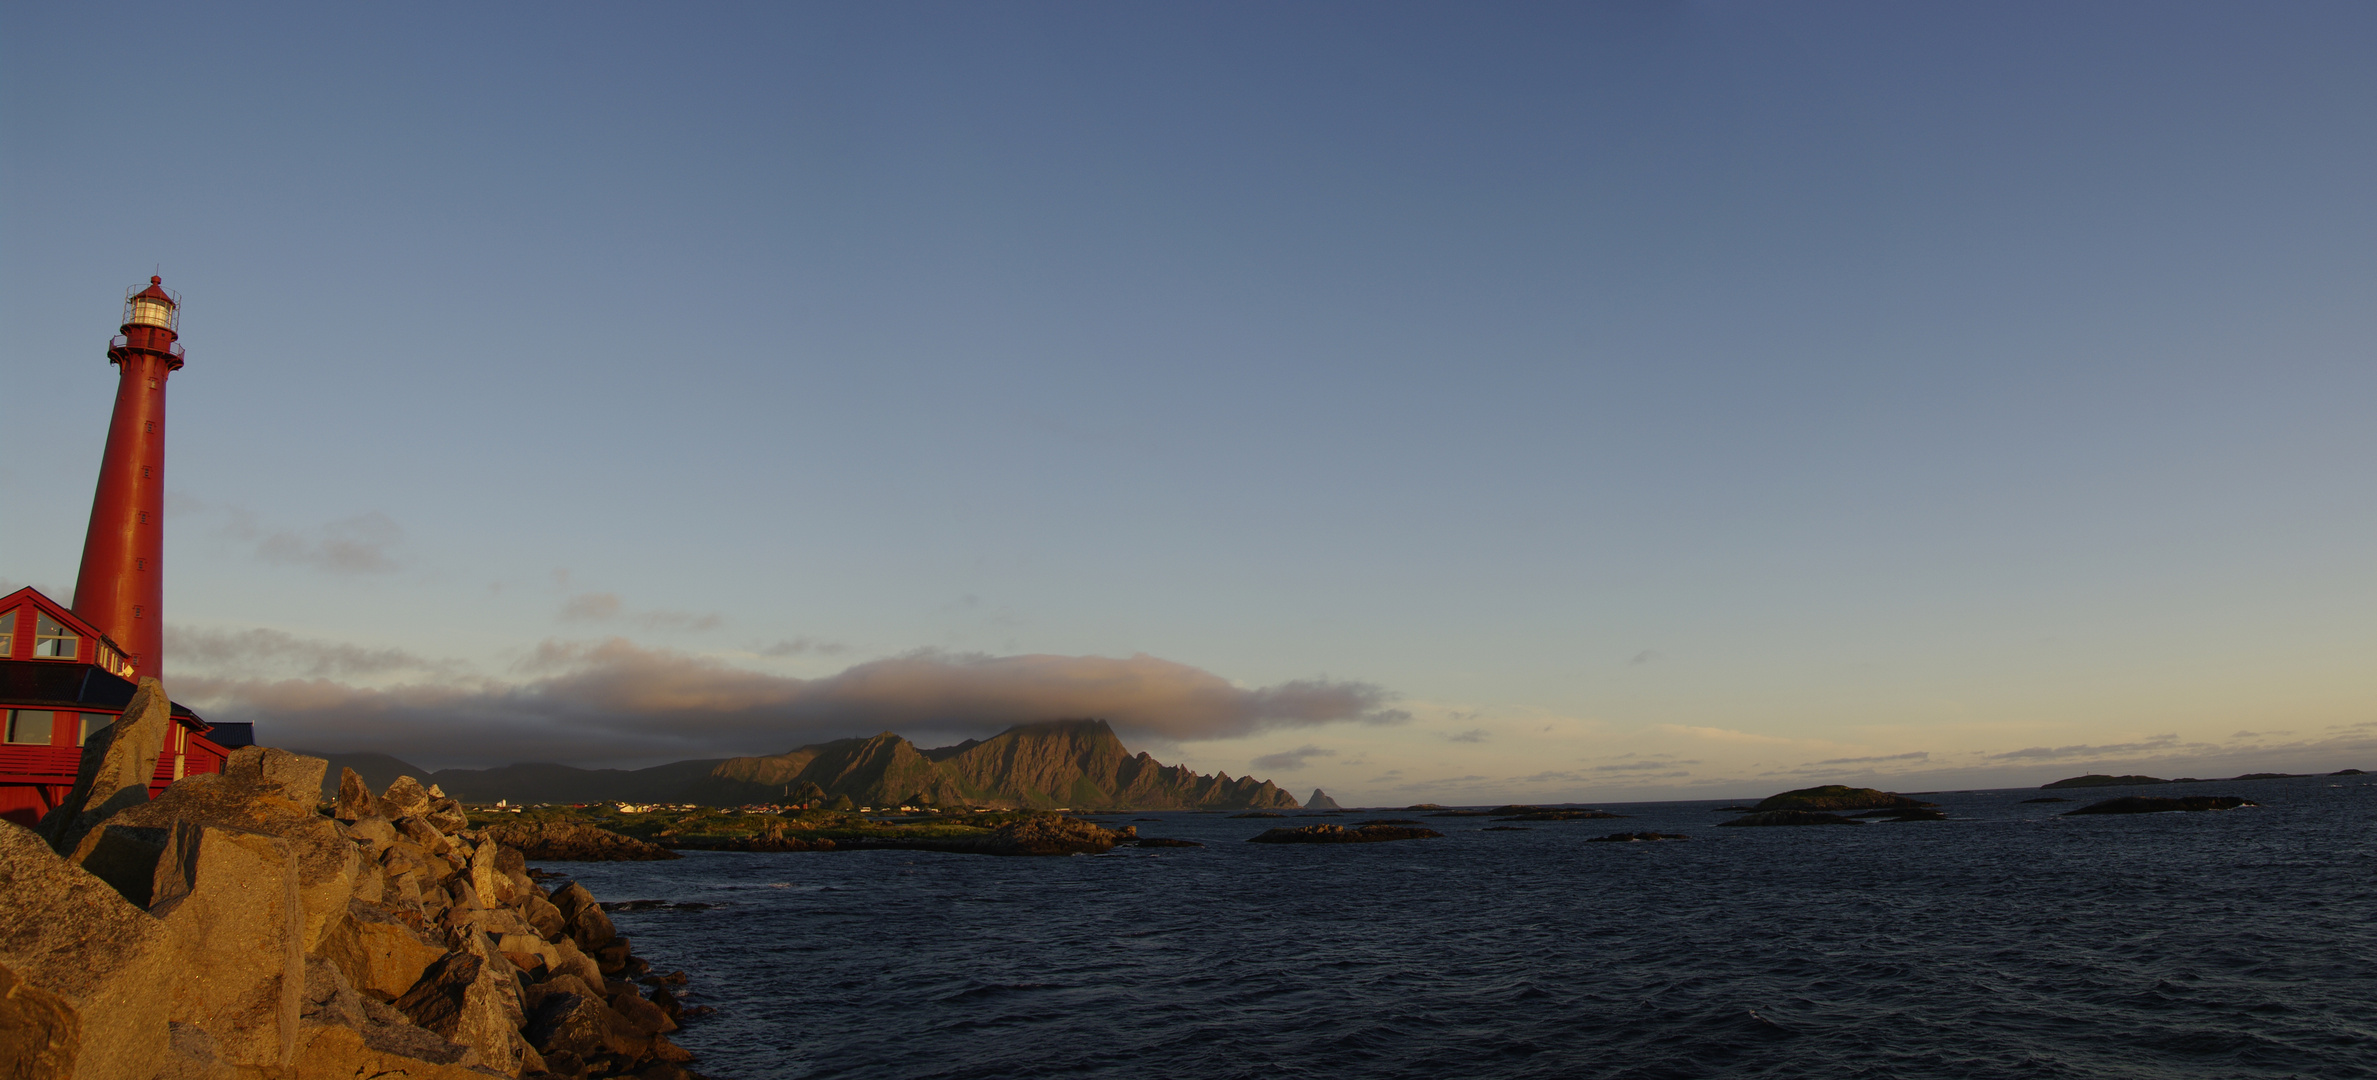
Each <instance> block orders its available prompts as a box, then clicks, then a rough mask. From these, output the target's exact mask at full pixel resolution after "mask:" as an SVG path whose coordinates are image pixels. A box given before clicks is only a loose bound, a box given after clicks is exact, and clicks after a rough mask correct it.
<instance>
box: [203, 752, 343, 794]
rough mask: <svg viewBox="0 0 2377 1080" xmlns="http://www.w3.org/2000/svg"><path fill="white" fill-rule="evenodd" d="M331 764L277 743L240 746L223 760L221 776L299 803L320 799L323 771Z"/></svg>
mask: <svg viewBox="0 0 2377 1080" xmlns="http://www.w3.org/2000/svg"><path fill="white" fill-rule="evenodd" d="M329 768H330V763H329V762H328V761H325V760H323V759H321V758H318V757H307V756H305V755H304V754H292V753H290V752H289V751H287V750H283V749H281V748H279V747H276V746H242V747H240V748H239V749H237V750H233V751H232V752H231V756H229V757H227V758H224V759H223V775H224V776H226V777H229V778H231V779H232V780H233V781H234V782H236V783H240V784H245V785H248V786H251V787H255V788H257V789H260V790H264V791H270V792H272V793H273V794H276V795H279V796H280V797H282V798H284V799H287V800H289V801H290V802H293V803H296V804H298V805H300V806H308V807H310V806H313V805H314V804H315V803H318V802H320V801H321V799H322V774H323V773H324V772H325V771H327V770H328V769H329Z"/></svg>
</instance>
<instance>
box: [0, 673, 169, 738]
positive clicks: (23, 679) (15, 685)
mask: <svg viewBox="0 0 2377 1080" xmlns="http://www.w3.org/2000/svg"><path fill="white" fill-rule="evenodd" d="M136 689H138V687H137V686H135V685H134V684H133V683H132V681H131V680H129V679H123V678H119V677H117V676H115V675H113V674H110V673H109V672H108V670H107V669H106V668H103V667H100V666H99V665H97V664H75V663H69V662H67V661H64V660H0V705H6V706H16V707H21V708H33V709H67V710H72V709H94V710H97V709H105V710H108V711H110V712H119V713H120V712H123V711H124V706H125V705H127V704H130V703H131V701H132V692H133V691H134V690H136ZM173 715H175V716H177V717H181V718H184V719H187V720H190V721H193V722H195V723H196V724H197V725H198V726H199V727H200V728H204V727H205V726H206V721H205V720H203V719H200V718H199V716H198V714H197V713H194V712H191V711H190V710H189V708H188V707H187V706H184V705H182V704H181V703H180V702H174V703H173Z"/></svg>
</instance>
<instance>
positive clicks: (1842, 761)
mask: <svg viewBox="0 0 2377 1080" xmlns="http://www.w3.org/2000/svg"><path fill="white" fill-rule="evenodd" d="M1929 760H1931V751H1929V750H1909V751H1907V752H1906V753H1903V754H1883V755H1881V756H1879V757H1836V758H1826V759H1824V760H1823V761H1811V762H1808V764H1810V765H1879V764H1882V763H1884V762H1890V761H1929Z"/></svg>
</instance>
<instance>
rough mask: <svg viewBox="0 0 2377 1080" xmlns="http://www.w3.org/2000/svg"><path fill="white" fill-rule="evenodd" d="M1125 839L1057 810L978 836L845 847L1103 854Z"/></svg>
mask: <svg viewBox="0 0 2377 1080" xmlns="http://www.w3.org/2000/svg"><path fill="white" fill-rule="evenodd" d="M1125 839H1127V838H1126V837H1123V836H1121V835H1119V834H1117V833H1115V832H1114V831H1113V830H1110V829H1101V828H1099V827H1098V826H1096V825H1092V824H1090V823H1089V822H1086V821H1083V820H1081V819H1080V818H1072V817H1064V816H1061V815H1056V814H1049V815H1044V816H1035V817H1028V818H1021V819H1018V820H1015V821H1010V822H1008V823H1007V824H1005V825H1001V826H999V827H998V828H996V829H992V830H991V831H990V835H988V836H980V837H972V836H969V837H962V838H957V837H932V838H927V837H916V838H910V837H866V838H863V839H853V840H844V841H842V842H841V846H842V847H844V848H858V849H866V848H876V849H891V850H895V851H946V852H951V853H954V854H961V855H1103V854H1105V853H1106V852H1109V851H1112V850H1114V845H1115V844H1117V843H1119V842H1121V841H1123V840H1125Z"/></svg>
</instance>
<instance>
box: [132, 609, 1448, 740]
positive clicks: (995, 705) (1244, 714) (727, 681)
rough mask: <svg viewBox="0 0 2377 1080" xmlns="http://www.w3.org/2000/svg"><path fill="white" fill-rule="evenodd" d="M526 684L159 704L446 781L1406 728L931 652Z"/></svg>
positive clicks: (328, 690)
mask: <svg viewBox="0 0 2377 1080" xmlns="http://www.w3.org/2000/svg"><path fill="white" fill-rule="evenodd" d="M531 667H532V669H533V670H535V671H538V672H541V674H538V675H537V676H536V677H534V678H532V679H530V680H529V681H527V682H523V683H502V682H497V681H493V680H486V679H469V678H466V679H460V680H456V679H441V680H438V681H434V682H414V683H408V684H404V685H398V686H393V687H387V688H364V687H357V686H352V685H348V684H345V683H341V682H338V681H334V680H331V679H327V678H292V679H270V678H226V677H220V676H218V677H178V678H174V679H172V680H170V681H169V683H168V687H169V689H171V690H172V691H173V692H174V695H175V696H176V697H177V698H179V699H182V700H185V701H190V702H193V703H196V704H198V705H200V707H201V708H202V711H204V712H205V714H206V715H207V716H208V717H209V718H210V719H215V720H252V721H255V722H256V723H257V724H258V725H259V732H258V734H259V737H260V738H265V739H268V740H269V741H271V742H272V743H274V744H275V745H280V746H304V747H312V748H317V749H324V750H366V749H368V750H383V751H387V752H389V753H395V754H399V755H400V756H401V755H408V754H409V755H415V756H417V757H418V758H419V759H420V760H423V761H424V762H436V763H441V764H465V763H479V764H500V763H506V762H512V761H560V762H619V761H635V760H657V759H665V758H669V757H715V756H721V755H733V754H749V753H775V752H781V751H783V750H788V749H791V748H793V747H794V746H798V745H800V744H803V743H808V742H816V741H820V740H824V739H831V738H842V737H846V736H851V735H864V734H873V733H875V732H878V731H897V732H900V733H902V734H906V735H911V736H919V735H926V736H929V735H932V734H948V735H954V736H964V735H984V734H989V733H991V732H994V731H997V730H999V729H1001V728H1004V727H1006V726H1008V725H1010V724H1016V723H1022V722H1027V721H1032V720H1046V719H1054V718H1060V717H1098V718H1102V719H1105V720H1108V721H1111V722H1112V723H1113V724H1114V726H1115V727H1116V728H1117V729H1118V730H1119V731H1120V732H1122V733H1123V734H1124V735H1125V737H1126V738H1127V737H1130V736H1133V735H1136V736H1139V737H1142V738H1149V737H1152V738H1155V739H1161V740H1165V741H1194V740H1200V739H1218V738H1229V737H1232V736H1237V735H1245V734H1250V733H1252V732H1256V731H1261V730H1266V729H1272V728H1281V727H1298V726H1309V725H1315V724H1326V723H1334V722H1338V721H1361V722H1366V723H1373V724H1378V723H1396V722H1400V721H1401V720H1403V719H1405V715H1404V714H1403V713H1402V712H1400V711H1398V710H1395V709H1391V708H1388V707H1387V704H1388V702H1389V701H1391V700H1392V697H1393V695H1392V694H1390V693H1389V692H1387V691H1386V690H1385V689H1383V688H1381V687H1378V686H1375V685H1372V684H1369V683H1362V682H1346V681H1337V680H1329V679H1299V680H1295V681H1291V682H1284V683H1279V684H1277V685H1273V686H1267V687H1261V688H1256V689H1245V688H1241V687H1237V686H1233V685H1231V684H1230V682H1229V681H1228V680H1226V679H1223V678H1221V677H1220V676H1217V675H1215V674H1213V673H1211V672H1208V671H1204V670H1202V669H1199V668H1195V667H1190V666H1188V665H1186V664H1179V663H1174V662H1172V661H1169V660H1163V659H1159V658H1157V657H1153V656H1147V655H1144V654H1141V655H1137V656H1132V657H1130V658H1128V659H1113V658H1108V657H1096V656H1046V655H1029V656H988V655H983V654H973V653H967V654H957V653H940V652H930V651H926V652H916V653H910V654H907V655H904V656H896V657H892V658H889V659H884V660H875V661H870V662H867V663H863V664H858V665H856V666H853V667H851V668H849V669H847V670H845V671H842V672H840V673H839V674H835V675H830V676H826V677H824V678H818V679H796V678H788V677H784V676H778V675H768V674H763V673H760V672H754V671H747V670H744V669H741V668H736V667H731V666H728V665H726V664H722V663H719V662H716V661H714V660H710V659H707V658H703V657H697V656H690V655H687V654H683V653H678V652H673V651H670V650H665V649H648V648H644V647H642V646H638V645H636V644H634V643H632V642H629V641H627V640H625V639H621V638H613V639H610V640H608V641H604V642H600V643H597V644H591V645H576V644H560V643H548V644H547V645H546V646H544V647H543V648H542V649H540V650H539V653H538V655H537V657H536V659H535V660H534V661H533V662H532V664H531Z"/></svg>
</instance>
